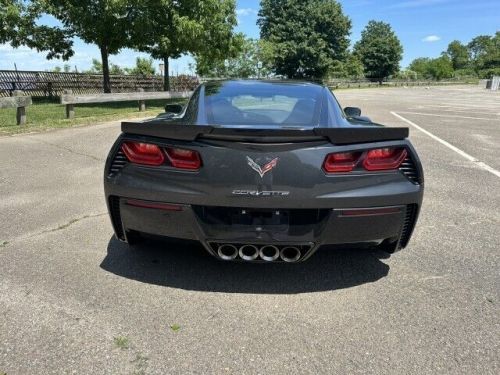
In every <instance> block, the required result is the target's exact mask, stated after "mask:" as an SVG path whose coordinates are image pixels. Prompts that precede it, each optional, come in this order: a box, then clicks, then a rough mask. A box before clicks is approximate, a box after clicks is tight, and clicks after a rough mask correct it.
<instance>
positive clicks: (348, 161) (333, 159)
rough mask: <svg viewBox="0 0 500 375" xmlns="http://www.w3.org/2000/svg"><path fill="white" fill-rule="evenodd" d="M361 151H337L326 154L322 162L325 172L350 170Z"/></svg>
mask: <svg viewBox="0 0 500 375" xmlns="http://www.w3.org/2000/svg"><path fill="white" fill-rule="evenodd" d="M360 156H361V152H339V153H335V154H328V155H327V156H326V158H325V161H324V162H323V169H324V171H325V172H327V173H337V172H350V171H352V170H353V169H354V167H355V166H356V164H358V160H359V157H360Z"/></svg>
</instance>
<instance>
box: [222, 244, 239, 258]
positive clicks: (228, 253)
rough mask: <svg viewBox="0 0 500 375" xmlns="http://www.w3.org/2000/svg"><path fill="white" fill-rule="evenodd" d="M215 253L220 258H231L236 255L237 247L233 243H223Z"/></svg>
mask: <svg viewBox="0 0 500 375" xmlns="http://www.w3.org/2000/svg"><path fill="white" fill-rule="evenodd" d="M217 254H218V255H219V257H220V258H221V259H224V260H233V259H236V257H237V256H238V249H237V248H236V246H234V245H231V244H223V245H220V246H219V248H218V249H217Z"/></svg>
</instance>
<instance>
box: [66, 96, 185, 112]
mask: <svg viewBox="0 0 500 375" xmlns="http://www.w3.org/2000/svg"><path fill="white" fill-rule="evenodd" d="M190 95H191V91H180V92H172V91H158V92H145V91H144V90H143V89H139V90H138V91H137V92H127V93H116V94H96V95H74V94H73V92H72V91H71V90H66V91H65V92H64V93H63V94H62V95H61V99H60V103H61V104H65V105H66V118H74V117H75V104H86V103H109V102H130V101H135V100H137V102H138V105H139V111H141V112H142V111H145V110H146V100H152V99H173V98H189V96H190Z"/></svg>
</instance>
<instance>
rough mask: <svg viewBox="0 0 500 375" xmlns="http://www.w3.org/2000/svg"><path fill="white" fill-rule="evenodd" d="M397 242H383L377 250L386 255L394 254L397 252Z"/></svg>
mask: <svg viewBox="0 0 500 375" xmlns="http://www.w3.org/2000/svg"><path fill="white" fill-rule="evenodd" d="M398 245H399V241H398V240H385V241H384V242H382V243H381V244H380V245H378V246H377V249H379V250H382V251H383V252H385V253H387V254H389V255H390V254H394V253H395V252H396V251H398V250H399V247H398Z"/></svg>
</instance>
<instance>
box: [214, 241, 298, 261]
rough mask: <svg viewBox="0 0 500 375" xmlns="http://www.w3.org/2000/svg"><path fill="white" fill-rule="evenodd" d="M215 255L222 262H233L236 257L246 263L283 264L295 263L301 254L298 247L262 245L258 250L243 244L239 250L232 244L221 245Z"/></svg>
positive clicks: (250, 245)
mask: <svg viewBox="0 0 500 375" xmlns="http://www.w3.org/2000/svg"><path fill="white" fill-rule="evenodd" d="M217 255H218V256H219V257H220V258H221V259H223V260H235V259H236V258H238V256H239V257H240V258H241V259H243V260H247V261H252V260H256V259H257V258H260V259H262V260H263V261H266V262H274V261H276V260H279V259H281V260H283V261H284V262H289V263H292V262H296V261H298V260H299V259H300V258H301V256H302V254H301V252H300V250H299V248H298V247H295V246H285V247H283V248H282V249H281V251H280V249H279V248H278V247H277V246H275V245H264V246H261V247H260V248H259V247H257V246H256V245H252V244H245V245H241V246H240V247H239V248H238V247H236V246H235V245H233V244H228V243H226V244H221V245H219V246H218V248H217Z"/></svg>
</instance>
